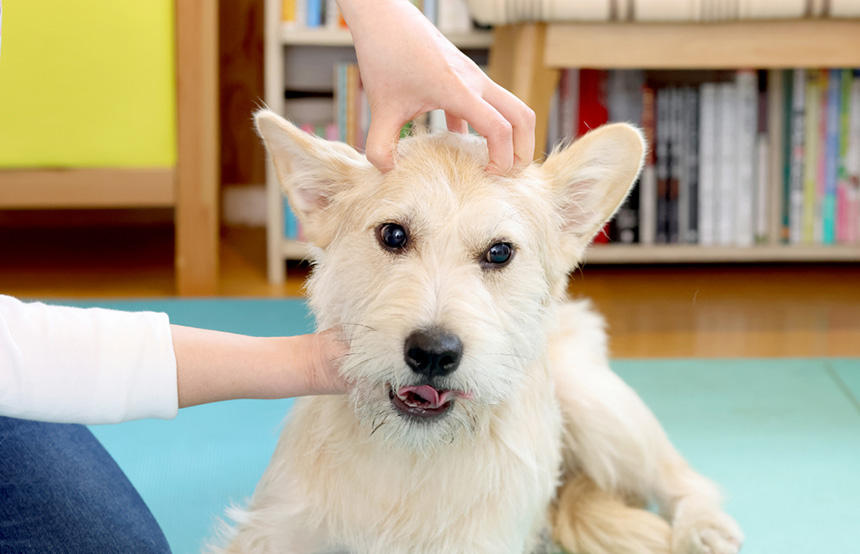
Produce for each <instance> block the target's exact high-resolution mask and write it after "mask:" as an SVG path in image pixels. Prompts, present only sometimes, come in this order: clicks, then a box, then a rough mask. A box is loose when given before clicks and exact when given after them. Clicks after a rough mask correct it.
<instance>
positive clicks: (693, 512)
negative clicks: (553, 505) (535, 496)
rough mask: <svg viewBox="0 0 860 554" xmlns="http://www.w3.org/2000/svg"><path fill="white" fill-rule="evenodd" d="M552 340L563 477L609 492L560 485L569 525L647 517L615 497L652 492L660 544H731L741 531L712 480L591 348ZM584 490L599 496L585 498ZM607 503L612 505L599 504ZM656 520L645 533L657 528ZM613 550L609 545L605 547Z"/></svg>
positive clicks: (726, 549) (679, 549) (645, 497)
mask: <svg viewBox="0 0 860 554" xmlns="http://www.w3.org/2000/svg"><path fill="white" fill-rule="evenodd" d="M555 346H556V348H555V349H554V356H553V361H552V363H553V365H554V366H555V367H554V369H553V373H554V375H555V381H556V394H557V396H558V399H559V404H560V407H561V409H562V412H563V414H564V419H565V423H564V426H565V440H566V446H565V449H566V452H565V457H566V471H567V476H568V479H569V480H577V479H578V477H577V476H581V475H584V476H585V477H587V480H586V481H584V483H586V484H587V483H588V481H591V482H593V483H594V486H595V487H596V490H599V491H604V493H605V494H607V495H609V496H599V495H598V496H595V494H596V492H594V491H593V492H592V494H591V495H590V496H588V495H584V494H578V493H577V494H570V493H568V492H567V491H566V489H565V488H563V489H562V496H561V498H560V500H561V501H562V502H563V501H564V500H565V498H567V499H568V500H567V502H568V504H570V505H569V506H565V505H562V506H561V513H565V512H566V513H568V514H570V515H571V517H572V518H573V523H572V524H571V525H570V527H571V528H572V529H573V530H574V531H575V530H576V525H579V528H592V529H593V528H603V529H611V528H615V527H616V526H617V525H618V523H619V522H618V521H616V520H612V521H606V522H602V521H598V519H599V518H600V517H605V518H609V519H611V518H613V517H620V516H618V514H622V515H624V517H630V518H634V519H635V520H636V521H638V522H639V523H642V524H643V525H646V524H647V525H652V524H651V523H649V522H648V515H647V513H639V512H638V511H629V510H628V511H625V509H624V505H623V504H622V502H623V503H624V504H626V505H627V506H631V507H632V506H633V505H635V502H631V499H637V500H640V501H645V502H647V501H650V500H653V501H656V502H657V504H658V506H659V507H660V509H661V513H662V514H663V515H664V516H665V517H666V519H667V520H668V522H669V523H670V524H671V538H669V539H668V540H669V542H670V544H668V545H666V546H667V548H668V549H669V550H670V551H671V552H672V553H673V554H705V553H709V554H734V553H736V552H738V550H739V549H740V545H741V542H742V540H743V534H742V533H741V531H740V529H739V527H738V525H737V524H736V523H735V521H734V520H733V519H732V518H731V517H729V516H728V515H727V514H725V513H724V512H723V510H722V508H721V507H720V502H721V499H720V494H719V491H718V490H717V488H716V486H714V485H713V483H711V482H710V481H709V480H708V479H706V478H705V477H703V476H701V475H699V474H698V473H696V472H695V471H693V470H692V469H691V468H690V467H689V465H688V464H687V463H686V462H685V461H684V459H683V458H682V457H681V456H680V454H678V452H677V451H676V450H675V448H674V447H673V446H672V444H671V443H670V442H669V439H668V437H667V436H666V434H665V432H664V431H663V429H662V427H661V426H660V424H659V423H658V422H657V419H656V418H655V417H654V415H653V414H652V413H651V411H650V410H649V409H648V408H647V407H646V406H645V404H644V403H643V402H642V400H641V399H640V398H639V396H638V395H637V394H636V393H635V392H634V391H633V390H632V389H631V388H630V387H628V386H627V385H626V384H625V383H624V382H623V381H622V380H621V379H620V378H619V377H618V376H617V375H615V374H614V373H612V371H611V370H610V369H609V363H608V360H606V359H605V358H604V357H603V356H602V355H601V354H599V353H598V352H595V351H593V350H592V351H590V352H585V351H583V350H582V349H581V348H580V346H578V345H577V344H576V342H575V341H574V342H570V343H568V344H556V345H555ZM589 498H598V499H601V502H600V503H599V504H594V503H593V502H592V504H593V505H592V504H588V503H587V502H586V501H588V499H589ZM612 499H614V500H612ZM606 502H614V504H611V503H610V504H606ZM612 505H614V506H615V507H617V509H613V510H611V511H610V510H603V509H602V508H600V506H612ZM601 514H603V515H601ZM607 514H610V515H607ZM611 514H616V515H611ZM584 519H586V520H587V519H590V521H584V522H583V520H584ZM656 523H657V522H653V524H654V525H652V527H653V533H652V534H653V535H654V536H659V533H660V530H659V529H658V528H657V527H659V525H656ZM647 525H646V526H647ZM572 536H573V535H572ZM613 548H614V550H613ZM617 550H618V549H617V548H615V547H614V546H613V547H611V548H609V550H608V552H613V551H617ZM648 551H649V552H651V551H654V552H658V551H662V549H659V548H654V549H650V550H648Z"/></svg>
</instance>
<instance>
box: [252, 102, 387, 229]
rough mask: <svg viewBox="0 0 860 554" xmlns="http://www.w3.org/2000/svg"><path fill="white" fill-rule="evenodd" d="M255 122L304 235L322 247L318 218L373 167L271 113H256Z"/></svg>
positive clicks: (355, 154) (349, 151)
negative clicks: (341, 192)
mask: <svg viewBox="0 0 860 554" xmlns="http://www.w3.org/2000/svg"><path fill="white" fill-rule="evenodd" d="M254 123H255V125H256V127H257V132H258V133H259V134H260V136H261V137H263V142H264V143H265V144H266V150H268V151H269V156H270V157H271V159H272V163H273V164H274V166H275V173H276V174H277V176H278V180H279V181H280V183H281V187H282V188H283V189H284V191H285V192H286V193H287V198H288V199H289V201H290V206H291V207H292V209H293V213H295V214H296V217H297V218H298V219H299V222H300V223H301V225H302V229H303V230H304V233H305V236H306V237H307V238H308V240H309V241H310V242H312V243H315V244H316V245H317V246H325V242H327V240H326V239H325V238H324V235H326V234H327V233H325V232H323V225H322V223H323V220H322V219H321V218H320V215H321V214H322V213H323V212H324V211H325V210H326V208H328V207H329V205H330V204H331V203H332V201H333V200H334V198H335V196H336V195H337V194H338V192H340V191H341V190H343V189H344V188H346V187H348V186H349V185H351V184H352V183H354V182H356V180H357V179H358V178H359V177H360V174H361V173H364V172H366V171H369V170H372V169H373V166H372V165H370V163H369V162H368V161H367V159H366V158H365V157H364V156H362V155H361V154H359V153H358V152H356V151H355V149H353V148H352V147H350V146H349V145H346V144H344V143H342V142H332V141H328V140H325V139H322V138H319V137H317V136H314V135H311V134H310V133H307V132H305V131H303V130H301V129H299V128H298V127H296V126H295V125H293V124H292V123H290V122H289V121H287V120H286V119H284V118H283V117H281V116H279V115H278V114H276V113H275V112H273V111H271V110H260V111H258V112H257V113H255V114H254Z"/></svg>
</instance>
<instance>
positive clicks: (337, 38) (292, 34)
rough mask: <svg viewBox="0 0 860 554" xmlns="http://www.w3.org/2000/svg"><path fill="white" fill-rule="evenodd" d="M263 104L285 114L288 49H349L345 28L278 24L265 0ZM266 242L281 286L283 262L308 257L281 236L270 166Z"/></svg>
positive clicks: (483, 34)
mask: <svg viewBox="0 0 860 554" xmlns="http://www.w3.org/2000/svg"><path fill="white" fill-rule="evenodd" d="M264 30H265V38H264V55H265V62H264V63H265V65H264V68H265V73H264V78H265V102H266V105H267V106H268V107H269V108H270V109H272V110H274V111H276V112H278V113H280V114H284V113H285V100H284V88H285V85H286V80H285V67H287V63H286V60H287V53H288V49H295V51H296V52H300V54H299V55H307V56H312V55H313V52H314V51H319V50H320V49H322V50H325V49H344V48H352V45H353V43H352V35H350V33H349V31H347V30H346V29H339V28H338V29H333V28H327V27H321V28H316V29H308V28H301V27H296V26H294V25H289V24H284V23H282V22H281V0H266V5H265V21H264ZM447 37H448V39H449V40H450V41H451V42H452V43H454V44H455V45H456V46H457V47H458V48H460V49H463V50H487V49H489V48H490V46H491V45H492V42H493V33H492V32H490V31H474V32H469V33H455V34H448V35H447ZM266 204H267V216H266V242H267V258H268V277H269V281H270V282H271V283H281V282H283V280H284V278H285V276H286V264H285V263H284V262H285V260H302V259H305V258H306V257H307V255H308V248H307V245H306V244H304V243H301V242H299V241H295V240H290V239H287V238H285V237H284V235H283V228H284V213H283V204H282V201H281V191H280V186H279V184H278V182H277V178H276V177H275V173H274V170H273V168H272V167H271V164H270V163H268V164H267V168H266Z"/></svg>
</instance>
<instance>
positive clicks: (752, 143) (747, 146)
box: [734, 71, 758, 246]
mask: <svg viewBox="0 0 860 554" xmlns="http://www.w3.org/2000/svg"><path fill="white" fill-rule="evenodd" d="M735 83H736V86H737V106H738V110H737V131H738V139H737V143H736V144H737V154H736V158H735V159H736V167H737V185H736V187H735V217H736V221H735V239H734V242H735V244H737V245H739V246H752V244H753V235H754V231H753V214H754V211H753V210H754V204H755V198H756V195H755V191H756V184H755V167H756V165H757V164H756V158H757V149H756V133H757V130H758V80H757V78H756V74H755V72H753V71H739V72H738V74H737V76H736V81H735Z"/></svg>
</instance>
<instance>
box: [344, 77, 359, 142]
mask: <svg viewBox="0 0 860 554" xmlns="http://www.w3.org/2000/svg"><path fill="white" fill-rule="evenodd" d="M360 100H361V99H360V98H359V95H358V66H357V65H355V64H349V65H347V66H346V141H347V144H349V145H350V146H352V147H353V148H357V147H358V144H359V139H358V112H359V102H360Z"/></svg>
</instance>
